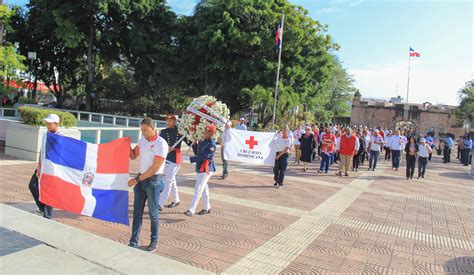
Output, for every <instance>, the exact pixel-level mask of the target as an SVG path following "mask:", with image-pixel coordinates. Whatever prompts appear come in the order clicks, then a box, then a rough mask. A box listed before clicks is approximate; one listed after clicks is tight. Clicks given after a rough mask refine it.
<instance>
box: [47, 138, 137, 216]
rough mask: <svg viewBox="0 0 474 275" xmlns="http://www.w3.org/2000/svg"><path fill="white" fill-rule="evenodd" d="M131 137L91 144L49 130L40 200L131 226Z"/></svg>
mask: <svg viewBox="0 0 474 275" xmlns="http://www.w3.org/2000/svg"><path fill="white" fill-rule="evenodd" d="M129 153H130V140H129V139H127V138H120V139H116V140H114V141H112V142H109V143H104V144H99V145H97V144H91V143H87V142H83V141H80V140H77V139H73V138H69V137H64V136H60V135H55V134H52V133H47V137H46V141H45V144H44V145H43V150H42V155H41V175H40V179H39V184H40V188H39V189H40V192H39V193H40V201H41V202H43V203H44V204H46V205H49V206H52V207H54V208H59V209H63V210H67V211H70V212H74V213H77V214H82V215H86V216H92V217H94V218H98V219H101V220H106V221H110V222H117V223H122V224H126V225H128V185H127V182H128V179H129V174H128V172H129V159H128V158H129Z"/></svg>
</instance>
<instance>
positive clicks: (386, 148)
mask: <svg viewBox="0 0 474 275" xmlns="http://www.w3.org/2000/svg"><path fill="white" fill-rule="evenodd" d="M384 149H385V160H390V148H388V147H384Z"/></svg>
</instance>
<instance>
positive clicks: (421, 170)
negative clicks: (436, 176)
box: [418, 157, 428, 177]
mask: <svg viewBox="0 0 474 275" xmlns="http://www.w3.org/2000/svg"><path fill="white" fill-rule="evenodd" d="M426 165H428V158H424V157H418V177H423V176H425V171H426Z"/></svg>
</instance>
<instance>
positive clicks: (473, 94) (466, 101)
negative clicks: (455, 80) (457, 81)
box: [455, 79, 474, 123]
mask: <svg viewBox="0 0 474 275" xmlns="http://www.w3.org/2000/svg"><path fill="white" fill-rule="evenodd" d="M458 95H459V101H460V103H459V107H458V108H457V109H456V111H455V115H456V117H457V118H458V119H459V120H465V119H467V120H469V121H470V122H471V123H473V122H474V79H473V80H470V81H468V82H466V85H465V86H464V88H462V89H461V90H459V92H458Z"/></svg>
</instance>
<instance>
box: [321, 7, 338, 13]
mask: <svg viewBox="0 0 474 275" xmlns="http://www.w3.org/2000/svg"><path fill="white" fill-rule="evenodd" d="M340 11H342V10H341V9H340V8H337V7H329V8H322V9H319V10H318V12H317V13H319V14H335V13H338V12H340Z"/></svg>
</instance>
